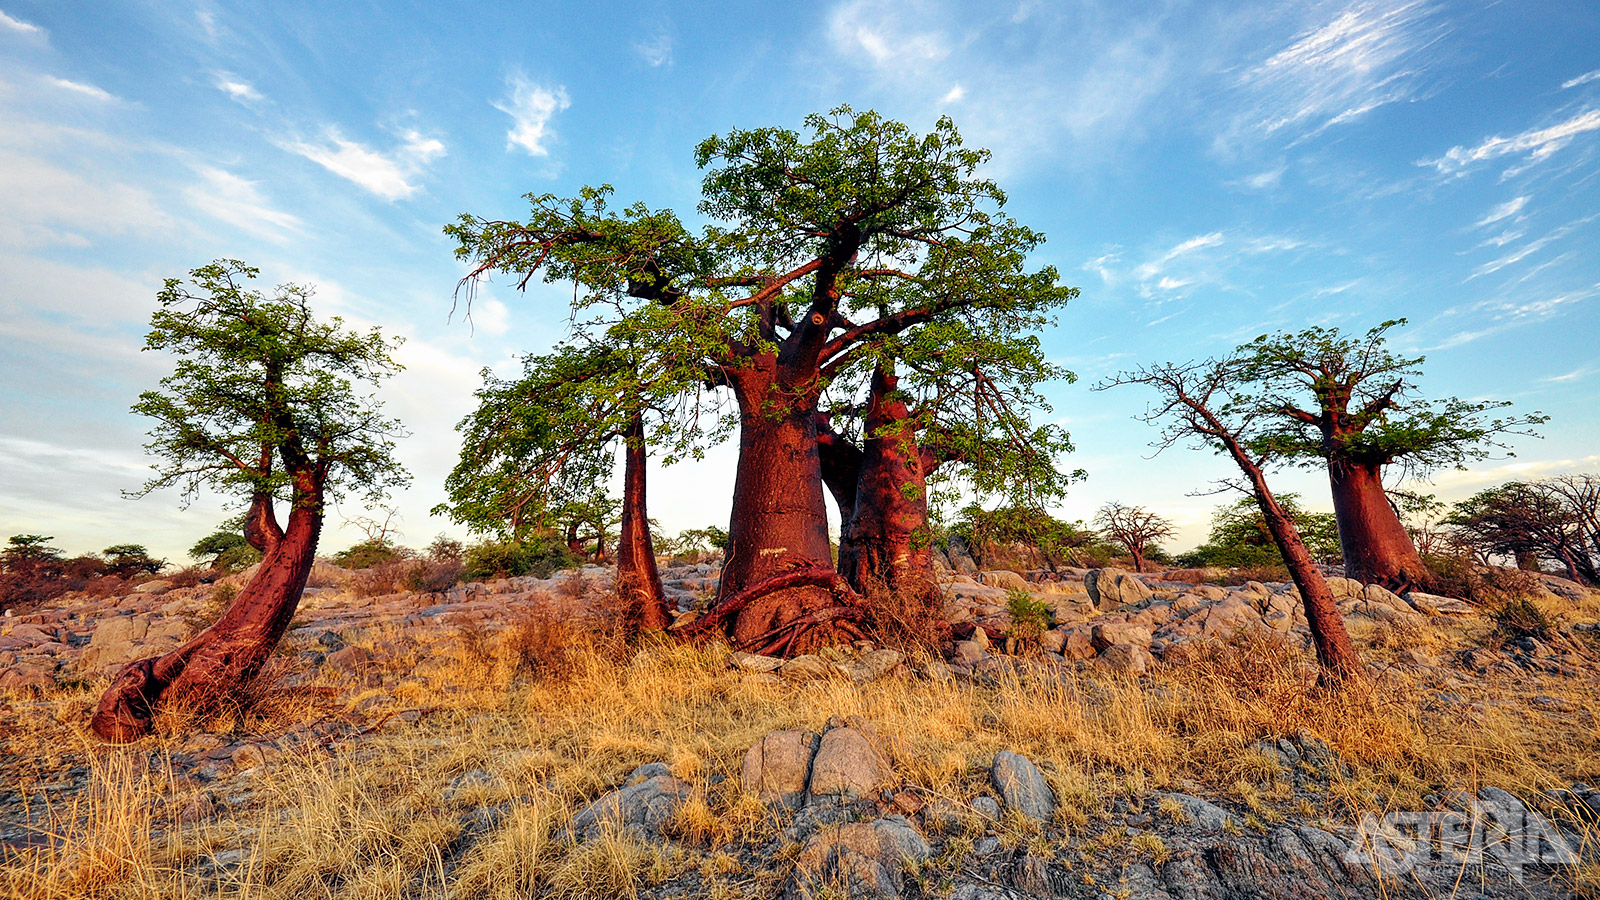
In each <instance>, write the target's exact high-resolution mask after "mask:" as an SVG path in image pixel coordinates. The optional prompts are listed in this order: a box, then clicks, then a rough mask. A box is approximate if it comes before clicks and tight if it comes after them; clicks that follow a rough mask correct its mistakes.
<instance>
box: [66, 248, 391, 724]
mask: <svg viewBox="0 0 1600 900" xmlns="http://www.w3.org/2000/svg"><path fill="white" fill-rule="evenodd" d="M256 274H257V270H256V269H253V268H251V267H249V266H246V265H244V264H243V263H241V262H238V261H236V260H219V261H217V262H215V263H212V264H211V265H208V266H203V267H201V268H199V269H195V270H194V271H193V272H191V273H190V277H191V280H190V281H188V282H185V281H184V280H182V279H177V278H170V279H167V281H166V286H165V288H163V290H162V291H161V293H160V295H159V297H158V300H159V301H160V305H161V308H160V309H158V310H157V311H156V313H155V314H154V315H153V316H152V317H151V330H150V334H149V337H148V338H147V340H146V342H145V349H147V350H167V351H170V352H171V353H173V354H175V355H176V356H177V364H176V367H175V370H174V372H173V373H172V374H171V375H169V376H167V377H166V378H163V379H162V381H161V385H162V389H161V390H159V391H148V392H146V393H144V394H141V395H140V397H139V402H138V403H136V404H134V407H133V409H134V411H135V412H137V413H140V414H142V415H146V416H149V417H151V418H153V419H155V420H156V425H155V427H154V428H153V429H152V431H151V442H150V443H149V444H148V445H147V449H149V450H150V452H151V453H153V454H154V455H156V456H158V457H161V458H162V462H161V463H159V464H157V465H156V467H155V468H156V469H157V472H158V474H157V475H156V476H155V477H154V478H152V479H151V480H150V482H149V483H148V484H146V485H145V487H144V490H143V491H142V492H141V493H144V494H147V493H149V492H151V491H154V490H157V489H160V488H165V487H172V486H179V487H182V488H183V490H184V493H185V499H186V500H187V499H188V498H191V497H193V496H194V494H195V493H196V492H197V491H198V490H199V489H200V488H202V487H212V488H216V489H218V490H220V491H223V492H224V493H230V494H238V495H243V496H244V497H247V498H249V500H250V511H249V515H248V517H247V519H246V521H245V537H246V539H247V540H248V541H249V542H250V543H251V544H252V545H253V546H255V547H256V548H257V549H258V550H260V551H261V552H262V554H263V558H262V561H261V566H260V568H259V569H258V570H257V571H256V574H255V576H254V577H252V578H251V579H250V582H249V583H248V584H247V585H245V587H244V589H243V590H242V591H240V592H239V594H238V596H237V597H236V598H235V599H234V601H233V603H232V605H230V606H229V607H228V609H227V610H226V611H225V612H224V613H223V614H222V617H221V618H219V619H218V620H217V621H216V623H215V624H213V625H212V626H211V627H209V628H207V629H205V630H204V631H202V632H200V634H198V635H196V636H195V637H194V639H192V640H190V641H189V642H188V643H186V644H184V645H183V646H181V647H178V648H177V649H175V650H173V651H172V652H170V653H168V654H166V655H164V656H159V657H155V658H151V659H141V660H138V661H137V662H133V663H130V664H129V665H128V666H126V667H124V668H123V669H122V671H121V672H119V673H118V674H117V676H116V678H115V679H114V680H113V681H112V683H111V686H110V687H109V688H107V689H106V692H105V694H104V695H103V696H102V697H101V698H100V703H99V706H98V707H97V708H96V709H95V713H94V718H93V721H92V723H91V724H92V727H93V729H94V732H95V734H97V735H99V736H100V737H102V738H104V739H105V740H108V741H117V742H122V741H130V740H134V739H136V738H138V737H140V736H141V735H144V734H146V733H148V732H149V730H150V728H151V724H152V720H153V714H154V712H155V710H156V709H157V708H159V707H161V706H178V707H182V708H185V709H189V710H195V711H201V712H204V711H207V710H213V709H216V708H217V707H218V706H220V705H222V704H225V703H227V702H229V701H231V700H233V699H237V698H238V697H239V696H240V694H241V692H242V691H243V689H244V688H245V687H246V686H247V685H248V683H249V682H250V681H251V680H252V679H253V678H254V677H255V676H256V675H257V674H258V673H259V672H260V671H261V668H262V666H263V665H264V664H265V663H266V661H267V659H268V658H269V657H270V656H271V654H272V651H273V648H274V647H276V646H277V644H278V641H279V639H281V638H282V637H283V633H284V631H285V630H286V629H287V628H288V626H289V621H290V619H292V618H293V616H294V611H295V608H296V606H298V605H299V602H300V594H301V592H302V591H303V590H304V589H305V584H306V578H307V577H308V576H309V575H310V573H311V566H312V562H313V558H314V557H315V555H316V550H317V538H318V536H319V534H320V533H321V531H322V521H323V515H324V508H325V505H326V503H327V502H328V501H329V500H331V499H335V498H337V497H338V496H340V495H342V494H344V493H347V492H351V491H357V492H364V493H365V494H366V495H367V496H368V497H369V498H371V499H374V500H376V499H378V498H381V497H382V496H383V494H384V492H385V491H386V490H387V489H388V488H389V487H392V486H396V485H399V484H403V483H404V482H405V481H406V475H405V473H404V471H403V470H402V469H401V468H400V466H399V465H398V464H397V463H396V462H395V460H394V458H393V455H392V450H393V438H394V437H396V436H398V435H399V434H400V427H399V423H398V422H395V421H394V420H392V419H388V418H385V417H384V416H383V415H382V414H381V413H380V407H379V404H378V402H377V401H375V400H374V399H372V398H371V397H370V396H366V395H360V394H358V393H357V392H356V389H355V387H354V385H353V384H352V381H364V382H370V383H374V384H375V383H377V382H378V381H380V380H381V379H383V378H384V377H387V376H388V375H390V374H393V373H394V372H396V371H398V370H399V368H400V366H399V365H398V364H397V363H395V362H394V360H393V359H392V358H391V357H390V352H391V350H392V349H393V347H394V346H395V345H394V344H391V343H390V342H389V341H387V340H385V339H384V337H383V336H382V335H380V334H379V333H378V332H377V330H376V329H374V330H372V331H370V332H368V333H365V334H362V333H356V332H350V331H346V330H344V328H343V323H342V322H341V321H340V320H338V319H333V320H332V321H331V322H318V321H317V320H316V319H314V318H313V317H312V314H311V309H310V306H309V301H310V297H311V289H310V288H306V287H299V286H294V285H285V286H282V287H280V288H278V289H277V292H276V293H275V294H274V295H273V296H272V297H270V298H269V297H265V296H263V295H262V294H261V293H260V292H259V291H256V290H252V289H251V288H250V287H249V286H248V282H249V281H250V280H251V279H254V278H255V277H256ZM282 500H287V501H288V508H289V517H288V520H287V522H286V523H284V524H282V525H280V524H279V521H278V518H277V514H276V512H275V510H274V505H275V503H274V501H282Z"/></svg>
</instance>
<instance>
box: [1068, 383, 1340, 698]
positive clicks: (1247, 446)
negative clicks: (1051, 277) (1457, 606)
mask: <svg viewBox="0 0 1600 900" xmlns="http://www.w3.org/2000/svg"><path fill="white" fill-rule="evenodd" d="M1245 366H1246V363H1245V362H1244V361H1243V360H1241V359H1240V358H1239V357H1238V356H1230V357H1226V358H1224V359H1220V360H1219V359H1208V360H1204V361H1202V362H1191V363H1185V364H1173V363H1160V364H1157V365H1151V366H1146V367H1144V368H1140V369H1136V370H1133V371H1131V372H1123V373H1121V374H1118V375H1116V376H1114V377H1113V378H1111V379H1108V380H1106V381H1104V382H1102V383H1100V384H1099V385H1097V386H1096V390H1105V389H1107V388H1111V387H1115V386H1117V385H1125V384H1140V385H1145V386H1147V387H1151V388H1154V389H1155V390H1156V391H1157V392H1158V393H1159V394H1160V396H1161V399H1160V402H1159V403H1158V404H1156V405H1155V406H1153V407H1151V408H1150V410H1149V411H1148V412H1147V413H1146V414H1145V415H1144V416H1142V417H1141V418H1142V419H1143V420H1144V421H1145V422H1148V423H1150V424H1157V423H1164V424H1163V428H1162V432H1161V436H1160V438H1158V439H1157V441H1156V442H1155V444H1154V446H1155V447H1156V448H1157V452H1158V453H1159V452H1161V451H1163V450H1166V449H1168V448H1170V447H1171V446H1173V445H1174V444H1178V443H1182V442H1186V441H1194V442H1197V443H1198V444H1199V445H1200V446H1201V447H1204V448H1207V449H1211V450H1214V451H1216V452H1219V453H1224V454H1226V455H1227V456H1228V458H1229V459H1231V460H1232V461H1233V463H1234V465H1236V466H1238V468H1239V471H1240V473H1241V474H1242V475H1243V476H1244V480H1243V482H1242V483H1239V482H1230V486H1232V487H1235V488H1238V489H1239V490H1243V491H1245V492H1247V493H1248V494H1249V495H1250V496H1251V497H1253V498H1254V499H1255V502H1256V505H1257V506H1258V507H1259V508H1260V509H1261V515H1262V517H1263V518H1264V519H1265V520H1266V524H1267V530H1268V531H1269V532H1271V534H1272V540H1273V543H1275V544H1277V546H1278V552H1279V553H1280V554H1281V555H1282V556H1283V561H1284V564H1285V566H1287V567H1288V569H1289V577H1290V578H1291V579H1293V581H1294V584H1295V587H1297V588H1299V590H1300V598H1301V601H1302V602H1303V603H1304V605H1305V612H1306V622H1307V624H1308V625H1309V626H1310V628H1311V640H1312V644H1313V645H1314V646H1315V647H1316V651H1317V662H1318V663H1319V664H1320V666H1321V672H1322V677H1321V681H1322V682H1323V683H1325V684H1329V685H1337V684H1341V683H1347V682H1355V681H1364V680H1365V678H1366V675H1365V671H1364V669H1363V668H1362V665H1361V658H1360V656H1359V655H1357V653H1356V648H1355V644H1354V643H1352V642H1351V640H1350V633H1349V631H1348V630H1346V628H1345V626H1344V619H1343V618H1342V617H1341V616H1340V615H1339V608H1338V606H1337V604H1335V603H1334V599H1333V592H1332V591H1331V590H1330V589H1329V587H1328V582H1327V579H1325V578H1323V577H1322V572H1321V570H1319V569H1318V568H1317V564H1316V561H1315V560H1313V559H1312V558H1311V553H1310V552H1309V551H1307V550H1306V546H1305V542H1304V541H1303V540H1301V538H1300V532H1299V530H1298V529H1296V528H1295V524H1294V520H1293V519H1292V518H1291V517H1290V516H1289V515H1288V514H1287V513H1286V512H1285V510H1284V508H1283V506H1282V505H1281V504H1280V503H1279V502H1278V500H1277V498H1276V497H1275V496H1273V493H1272V489H1271V488H1270V487H1269V486H1268V485H1267V476H1266V469H1267V467H1269V466H1270V465H1272V464H1274V463H1278V462H1281V461H1282V460H1281V459H1280V458H1279V456H1278V451H1277V450H1275V449H1274V446H1273V444H1272V443H1271V442H1270V441H1263V440H1260V435H1261V431H1262V428H1263V422H1264V421H1266V420H1267V413H1266V412H1264V411H1263V410H1262V409H1261V407H1260V406H1259V405H1257V404H1254V403H1250V402H1248V398H1247V397H1241V395H1240V393H1239V389H1240V386H1241V384H1242V383H1243V381H1242V379H1243V376H1244V374H1245V371H1246V368H1245Z"/></svg>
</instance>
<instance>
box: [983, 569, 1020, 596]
mask: <svg viewBox="0 0 1600 900" xmlns="http://www.w3.org/2000/svg"><path fill="white" fill-rule="evenodd" d="M978 578H979V579H981V580H982V581H983V583H984V584H985V585H987V586H989V587H997V588H1001V589H1002V590H1007V591H1025V592H1026V591H1031V590H1033V585H1031V584H1029V583H1028V581H1027V579H1025V578H1023V577H1022V576H1021V575H1018V574H1017V573H1015V572H1011V571H1007V570H1004V569H1000V570H996V571H991V572H979V573H978Z"/></svg>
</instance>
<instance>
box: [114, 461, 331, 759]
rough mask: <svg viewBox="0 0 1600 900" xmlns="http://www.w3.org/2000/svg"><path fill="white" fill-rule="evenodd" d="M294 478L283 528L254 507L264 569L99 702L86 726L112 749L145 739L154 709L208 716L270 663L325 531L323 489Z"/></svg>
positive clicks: (132, 668) (136, 665)
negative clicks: (216, 613)
mask: <svg viewBox="0 0 1600 900" xmlns="http://www.w3.org/2000/svg"><path fill="white" fill-rule="evenodd" d="M310 479H311V476H309V475H305V476H301V477H299V478H297V479H296V480H297V481H298V482H301V483H300V484H297V485H296V490H295V500H294V508H293V510H292V511H291V512H290V514H289V523H288V527H287V528H285V529H283V530H281V531H280V530H279V529H278V526H277V522H276V520H275V518H274V517H273V516H272V513H271V508H270V504H268V505H267V506H265V508H263V507H262V505H261V503H260V498H259V497H258V498H257V501H256V502H255V503H254V504H253V506H252V521H256V522H257V524H258V528H259V531H258V532H257V533H258V534H260V535H265V537H264V538H263V542H264V544H265V546H266V547H267V549H266V555H265V556H264V557H263V558H262V560H261V567H260V568H259V569H257V570H256V574H255V576H254V577H253V578H251V579H250V583H249V584H247V585H245V588H244V590H243V591H240V592H239V596H238V597H236V598H235V599H234V601H233V603H232V605H230V606H229V607H228V609H227V611H226V612H224V613H223V614H222V618H220V619H218V620H217V621H216V622H215V623H214V624H213V625H212V626H211V627H210V628H207V629H206V630H204V631H202V632H200V634H198V635H196V636H195V637H194V638H193V639H191V640H190V641H189V642H188V643H186V644H184V645H183V646H181V647H178V648H177V649H175V650H173V651H172V652H170V653H168V654H166V655H164V656H160V657H152V658H149V659H141V660H138V661H136V662H133V663H130V664H128V665H127V666H125V667H123V669H122V671H120V672H119V673H117V676H116V678H114V679H113V680H112V682H111V686H110V687H109V688H107V689H106V692H105V693H104V694H103V695H101V697H100V703H99V705H98V706H97V707H96V709H95V713H94V718H93V719H92V720H91V722H90V727H91V728H93V730H94V733H95V734H96V735H99V736H100V737H101V738H102V739H104V740H107V741H111V742H114V743H124V742H127V741H132V740H137V739H138V738H140V737H142V736H144V735H145V734H148V733H149V731H150V728H151V725H152V722H153V719H154V713H155V710H156V709H157V707H160V706H166V707H169V708H180V709H189V710H193V711H196V712H201V713H204V712H211V711H215V710H216V709H217V708H219V707H220V706H222V705H223V704H225V703H227V702H228V701H229V700H233V699H237V698H238V697H239V696H240V694H241V693H242V692H243V691H244V689H245V688H246V687H247V686H248V685H249V683H250V681H251V680H252V679H254V678H255V677H256V675H257V674H259V673H260V671H261V668H262V667H263V666H264V665H265V664H266V662H267V660H268V659H269V658H270V657H271V656H272V651H273V650H274V649H275V648H276V647H277V646H278V641H279V640H281V639H282V638H283V634H284V632H285V631H287V630H288V628H289V622H290V620H292V619H293V618H294V612H295V609H296V608H297V607H298V606H299V605H300V595H301V594H302V593H303V592H304V590H305V586H306V579H307V578H308V577H310V575H311V567H312V565H313V563H314V562H315V559H316V553H317V538H318V536H319V535H320V533H321V531H322V487H321V485H320V484H314V483H311V481H310Z"/></svg>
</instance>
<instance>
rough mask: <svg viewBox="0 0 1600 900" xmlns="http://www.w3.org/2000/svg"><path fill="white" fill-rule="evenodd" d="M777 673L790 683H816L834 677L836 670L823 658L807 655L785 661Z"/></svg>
mask: <svg viewBox="0 0 1600 900" xmlns="http://www.w3.org/2000/svg"><path fill="white" fill-rule="evenodd" d="M777 673H778V675H779V676H780V677H782V678H785V679H788V680H789V681H816V680H818V679H822V678H827V677H828V676H830V675H832V674H833V673H834V668H833V666H832V665H831V664H830V663H828V662H826V661H825V660H823V658H822V657H820V656H817V655H815V654H811V653H807V654H805V655H803V656H796V657H794V658H793V659H789V660H785V661H784V663H783V664H782V665H780V666H778V669H777Z"/></svg>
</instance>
